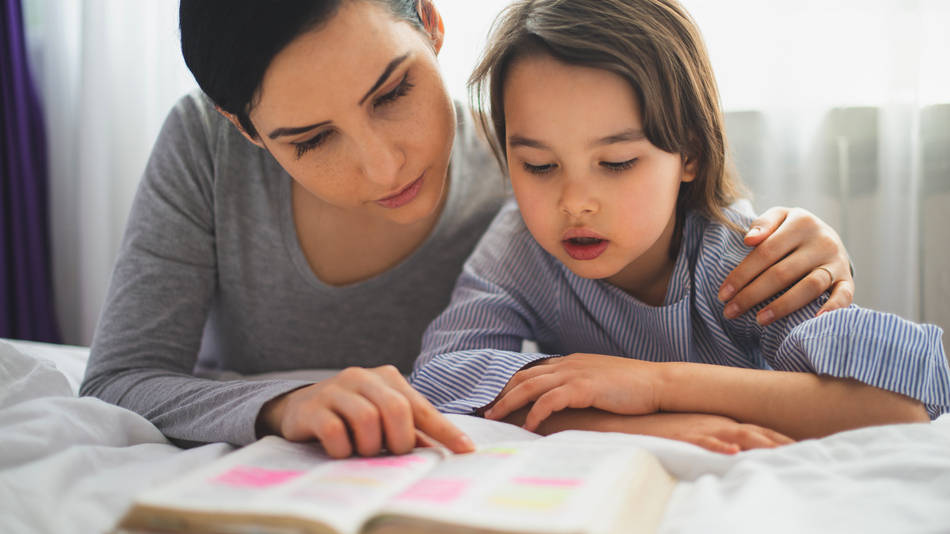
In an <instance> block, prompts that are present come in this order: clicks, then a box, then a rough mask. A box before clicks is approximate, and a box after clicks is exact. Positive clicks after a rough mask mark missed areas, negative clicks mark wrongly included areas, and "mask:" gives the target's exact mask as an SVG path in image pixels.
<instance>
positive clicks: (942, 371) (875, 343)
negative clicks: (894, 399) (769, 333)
mask: <svg viewBox="0 0 950 534" xmlns="http://www.w3.org/2000/svg"><path fill="white" fill-rule="evenodd" d="M942 335H943V331H942V330H941V329H940V328H939V327H937V326H934V325H929V324H917V323H913V322H911V321H907V320H905V319H903V318H901V317H898V316H896V315H892V314H889V313H884V312H878V311H873V310H866V309H862V308H858V307H851V308H847V309H842V310H836V311H833V312H829V313H825V314H822V315H821V316H819V317H817V318H815V319H811V320H809V321H806V322H804V323H802V324H800V325H798V326H797V327H795V328H794V329H793V330H792V331H791V332H790V334H789V336H788V337H787V338H786V339H785V341H784V343H783V344H782V346H781V347H780V348H779V350H778V355H777V360H776V363H777V364H779V366H780V367H781V368H783V369H786V370H794V371H811V372H815V373H818V374H824V375H831V376H836V377H840V378H853V379H855V380H859V381H861V382H864V383H865V384H868V385H872V386H875V387H878V388H881V389H886V390H888V391H893V392H896V393H901V394H903V395H907V396H908V397H912V398H915V399H917V400H919V401H920V402H922V403H923V404H924V405H925V406H926V408H927V413H928V414H929V415H930V418H931V419H936V418H937V417H938V416H940V414H942V413H945V412H948V411H950V368H948V363H947V357H946V354H945V353H944V348H943V342H942V340H941V338H942Z"/></svg>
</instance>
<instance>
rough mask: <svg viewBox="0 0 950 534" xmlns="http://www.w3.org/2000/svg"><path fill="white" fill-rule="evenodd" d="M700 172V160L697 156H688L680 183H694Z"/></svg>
mask: <svg viewBox="0 0 950 534" xmlns="http://www.w3.org/2000/svg"><path fill="white" fill-rule="evenodd" d="M698 172H699V158H697V157H695V156H688V157H684V158H683V174H682V176H681V178H680V181H683V182H692V181H693V180H695V179H696V174H697V173H698Z"/></svg>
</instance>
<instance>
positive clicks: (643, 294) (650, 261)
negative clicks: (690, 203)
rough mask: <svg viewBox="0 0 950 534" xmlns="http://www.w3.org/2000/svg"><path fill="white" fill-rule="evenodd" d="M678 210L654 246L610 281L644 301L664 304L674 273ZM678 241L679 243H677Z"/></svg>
mask: <svg viewBox="0 0 950 534" xmlns="http://www.w3.org/2000/svg"><path fill="white" fill-rule="evenodd" d="M676 222H677V217H676V212H675V211H674V213H673V215H672V216H671V217H670V220H669V222H668V223H667V225H666V228H664V229H663V233H662V234H661V235H660V238H659V239H657V241H656V242H655V243H653V246H651V247H650V248H649V249H648V250H647V251H646V252H644V253H643V254H642V255H641V256H640V257H639V258H637V259H635V260H634V261H633V262H631V263H630V264H628V265H627V266H626V267H625V268H624V269H623V270H621V271H620V272H618V273H617V274H615V275H613V276H611V277H609V278H607V282H609V283H611V284H613V285H615V286H617V287H619V288H620V289H622V290H623V291H624V292H626V293H627V294H629V295H631V296H633V297H634V298H636V299H637V300H639V301H640V302H643V303H644V304H649V305H650V306H662V305H663V302H664V300H665V299H666V293H667V289H668V288H669V285H670V279H671V278H672V276H673V267H674V266H675V263H676V261H675V257H676V251H678V250H679V241H680V239H679V238H678V237H679V236H678V235H677V232H676ZM674 241H676V242H674Z"/></svg>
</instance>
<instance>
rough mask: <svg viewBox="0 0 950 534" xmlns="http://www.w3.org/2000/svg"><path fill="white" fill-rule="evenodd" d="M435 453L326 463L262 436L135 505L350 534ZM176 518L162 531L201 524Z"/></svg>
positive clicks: (310, 449)
mask: <svg viewBox="0 0 950 534" xmlns="http://www.w3.org/2000/svg"><path fill="white" fill-rule="evenodd" d="M442 456H443V453H442V452H441V451H440V450H437V449H416V450H415V451H414V452H412V453H410V454H406V455H402V456H379V457H371V458H360V457H354V458H348V459H344V460H332V459H330V458H329V457H327V456H326V455H325V454H324V453H323V451H322V449H321V448H320V447H319V446H317V445H315V444H313V443H292V442H289V441H286V440H283V439H281V438H278V437H276V436H269V437H266V438H263V439H262V440H260V441H258V442H256V443H253V444H251V445H248V446H246V447H244V448H243V449H240V450H238V451H235V452H234V453H231V454H229V455H227V456H225V457H223V458H222V459H220V460H218V461H216V462H214V463H212V464H211V465H210V466H208V468H206V469H203V470H200V471H198V472H196V473H195V474H194V475H191V476H189V477H186V478H184V479H182V480H180V481H177V482H176V483H173V484H171V485H168V486H164V487H160V488H158V489H156V490H153V491H151V492H148V493H146V494H144V495H143V496H142V497H141V498H139V499H136V505H137V507H139V508H142V507H144V508H147V509H153V510H154V509H159V510H161V509H166V510H167V509H173V510H174V514H173V515H177V516H178V517H179V518H181V517H186V516H187V514H183V513H182V512H188V511H193V512H195V519H194V521H205V522H207V521H211V520H214V521H217V523H216V524H219V525H220V524H227V523H231V524H240V525H255V524H256V525H261V526H264V525H278V524H279V525H292V524H293V522H292V521H287V520H286V518H288V517H291V518H302V519H308V520H311V521H313V522H316V523H321V524H323V525H325V526H326V527H327V530H332V531H335V532H339V533H342V534H347V533H356V532H357V531H358V529H359V525H360V524H362V523H363V522H364V521H365V519H366V518H367V517H368V516H369V515H370V514H371V513H372V512H374V511H375V510H376V509H377V508H378V507H379V506H380V505H381V504H383V503H384V502H386V501H387V500H389V499H391V498H392V497H393V496H394V495H396V494H398V493H400V492H401V491H402V490H403V489H405V488H406V487H407V486H408V485H410V484H411V483H412V482H413V481H414V480H416V479H418V478H419V477H421V476H422V474H424V473H425V472H426V471H428V470H430V469H432V468H433V466H434V465H436V464H437V463H438V462H439V460H440V459H441V457H442ZM133 512H134V510H133ZM229 515H230V516H232V518H231V520H228V519H227V516H229ZM255 516H257V518H256V519H255ZM209 518H211V519H209ZM274 518H278V519H279V520H275V519H274ZM280 518H283V519H280ZM181 521H183V520H181V519H180V520H179V524H177V525H175V524H169V525H167V527H166V528H170V529H171V528H177V529H179V530H180V529H182V528H184V529H186V530H188V531H197V530H202V529H203V527H202V526H201V525H204V523H201V524H198V523H195V522H192V523H188V524H185V525H182V524H180V523H181ZM152 526H153V527H155V526H158V525H156V524H154V523H153V524H152ZM205 526H207V525H205ZM275 530H277V529H275ZM262 531H267V530H266V529H262Z"/></svg>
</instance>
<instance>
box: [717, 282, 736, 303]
mask: <svg viewBox="0 0 950 534" xmlns="http://www.w3.org/2000/svg"><path fill="white" fill-rule="evenodd" d="M735 294H736V288H734V287H732V284H726V285H724V286H722V287H721V288H720V289H719V302H725V301H727V300H729V299H731V298H732V296H733V295H735Z"/></svg>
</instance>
